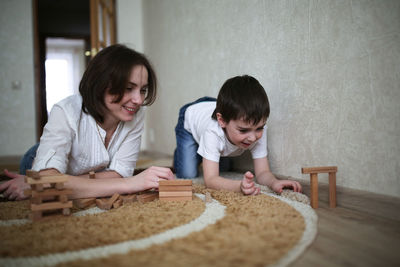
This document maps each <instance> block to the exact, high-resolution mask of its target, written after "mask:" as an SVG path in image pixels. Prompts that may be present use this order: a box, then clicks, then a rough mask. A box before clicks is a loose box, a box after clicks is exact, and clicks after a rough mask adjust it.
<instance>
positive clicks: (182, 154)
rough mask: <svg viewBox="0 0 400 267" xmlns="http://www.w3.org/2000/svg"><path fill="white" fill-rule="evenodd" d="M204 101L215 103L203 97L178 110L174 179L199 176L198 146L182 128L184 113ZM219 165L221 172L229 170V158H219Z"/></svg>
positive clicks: (211, 99)
mask: <svg viewBox="0 0 400 267" xmlns="http://www.w3.org/2000/svg"><path fill="white" fill-rule="evenodd" d="M206 101H216V99H215V98H212V97H208V96H205V97H202V98H199V99H197V100H196V101H194V102H191V103H189V104H186V105H184V106H183V107H181V109H180V110H179V117H178V123H177V125H176V127H175V135H176V149H175V152H174V169H175V172H176V177H178V178H194V177H197V176H198V175H199V171H198V167H199V164H200V162H201V160H202V157H201V156H200V155H199V154H197V149H198V148H199V144H197V142H196V140H194V138H193V136H192V134H191V133H189V132H188V131H187V130H185V128H184V123H185V111H186V109H187V108H188V107H189V106H191V105H193V104H197V103H200V102H206ZM219 163H220V170H221V171H227V170H229V168H230V159H229V158H221V159H220V162H219Z"/></svg>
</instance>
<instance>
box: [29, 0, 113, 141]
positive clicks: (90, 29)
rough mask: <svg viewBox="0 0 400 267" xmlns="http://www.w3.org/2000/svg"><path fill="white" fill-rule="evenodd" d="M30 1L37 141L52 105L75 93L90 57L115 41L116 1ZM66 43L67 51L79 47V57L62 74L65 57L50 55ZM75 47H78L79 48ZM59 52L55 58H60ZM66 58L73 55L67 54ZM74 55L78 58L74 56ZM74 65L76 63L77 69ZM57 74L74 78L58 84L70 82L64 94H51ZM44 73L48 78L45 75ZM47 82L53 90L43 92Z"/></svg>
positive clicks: (65, 64) (57, 88) (57, 89)
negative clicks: (32, 22)
mask: <svg viewBox="0 0 400 267" xmlns="http://www.w3.org/2000/svg"><path fill="white" fill-rule="evenodd" d="M32 1H33V19H34V32H35V34H34V51H35V52H34V54H35V88H36V89H35V98H36V118H37V119H36V121H37V123H36V124H37V126H36V135H37V139H38V140H39V138H40V136H41V135H42V132H43V127H44V126H45V124H46V123H47V118H48V112H49V111H50V109H51V106H52V104H54V102H57V99H59V98H60V97H62V96H66V95H68V94H70V93H71V92H74V93H77V92H78V88H79V86H78V84H79V81H80V79H81V77H82V74H83V71H84V70H85V69H86V66H87V64H88V62H89V60H90V58H91V57H93V56H94V55H95V54H96V53H97V52H98V51H100V50H101V49H102V48H104V47H107V46H109V45H112V44H115V43H116V25H115V21H116V13H115V6H116V4H115V0H57V1H54V0H32ZM81 42H83V47H84V49H82V43H81ZM77 43H79V45H77ZM67 46H70V48H69V50H71V49H72V48H71V47H74V49H72V50H79V52H76V53H79V54H80V55H79V59H76V60H75V61H74V63H70V64H73V67H72V70H71V71H70V72H71V73H70V74H68V75H67V74H65V73H63V72H68V71H67V69H68V68H69V69H71V66H69V67H68V63H66V61H65V56H64V57H63V58H62V59H61V58H58V59H56V58H55V57H53V56H55V55H54V53H53V52H54V51H55V50H58V51H60V50H61V47H64V48H63V49H64V50H65V47H67ZM76 46H79V49H78V48H77V47H76ZM51 51H53V52H51ZM48 52H49V53H48ZM73 53H75V52H73ZM60 54H61V53H59V55H58V56H57V57H60ZM47 57H49V58H47ZM70 57H74V56H72V55H70ZM75 58H78V57H77V56H75ZM47 59H48V61H47ZM46 62H47V63H46ZM62 62H64V63H62ZM67 62H68V60H67ZM70 62H71V61H70ZM75 62H77V63H75ZM78 62H79V63H78ZM63 64H64V65H63ZM76 64H78V65H79V69H78V70H77V69H76V68H78V67H76V66H77V65H76ZM46 65H47V66H46ZM54 65H56V66H58V67H57V68H58V69H53V67H52V66H54ZM63 68H64V69H63ZM61 74H64V76H63V77H64V78H65V77H67V76H69V77H73V79H74V80H70V78H65V79H67V80H66V81H64V82H63V84H62V86H64V85H65V84H67V83H68V84H72V87H73V88H72V89H71V88H70V89H66V91H67V92H68V93H65V92H63V93H58V92H57V93H54V92H55V91H54V90H56V91H59V87H60V86H57V87H56V86H55V85H52V81H53V80H54V79H55V78H51V77H56V76H57V75H61ZM48 75H50V76H51V77H47V76H48ZM54 75H55V76H54ZM64 83H65V84H64ZM58 84H60V82H59V83H58ZM47 85H48V86H50V87H53V88H56V89H54V90H51V89H50V90H49V91H47V90H46V87H47ZM55 95H57V96H55ZM47 102H49V103H47ZM50 102H51V103H50Z"/></svg>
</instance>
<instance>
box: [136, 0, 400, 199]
mask: <svg viewBox="0 0 400 267" xmlns="http://www.w3.org/2000/svg"><path fill="white" fill-rule="evenodd" d="M143 9H144V14H143V20H144V40H145V41H144V51H145V53H146V54H147V55H148V56H149V57H150V58H151V60H152V61H153V63H154V65H155V67H156V71H157V74H158V77H159V81H160V90H159V95H158V96H159V97H158V100H157V102H156V103H155V104H154V106H152V107H151V108H150V109H149V112H148V116H147V119H148V127H149V129H152V130H153V131H154V133H155V138H154V140H153V142H150V141H152V140H147V141H148V142H150V143H148V146H149V149H151V150H156V151H161V152H167V153H170V154H172V153H173V150H174V147H175V135H174V127H175V124H176V120H177V114H178V109H179V107H180V106H181V105H182V104H184V103H187V102H189V101H191V100H193V99H196V98H198V97H201V96H204V95H211V96H216V95H217V92H218V90H219V88H220V86H221V85H222V83H223V82H224V81H225V80H226V79H227V78H229V77H232V76H235V75H239V74H250V75H253V76H255V77H256V78H257V79H258V80H259V81H260V82H261V84H263V86H264V88H265V90H266V92H267V94H268V96H269V98H270V102H271V116H270V118H269V120H268V125H269V132H268V138H269V159H270V162H271V168H272V170H273V171H274V172H275V173H278V174H282V175H290V176H293V177H297V178H303V179H308V177H307V176H305V175H303V176H302V175H301V173H300V169H301V167H302V166H319V165H337V166H338V168H339V173H338V177H337V183H338V185H341V186H345V187H350V188H355V189H361V190H367V191H371V192H377V193H383V194H387V195H393V196H400V193H399V191H400V163H399V162H400V141H399V140H400V139H399V137H400V104H399V103H400V36H399V34H400V1H397V0H392V1H390V0H385V1H381V0H370V1H363V0H354V1H350V0H341V1H337V0H332V1H314V0H292V1H281V0H276V1H253V0H250V1H244V0H219V1H214V0H203V1H187V0H168V1H163V0H146V1H144V2H143ZM246 164H248V163H246ZM248 165H249V166H248V167H249V168H251V164H248ZM321 180H322V181H325V182H326V181H327V179H326V178H325V177H324V176H323V175H321Z"/></svg>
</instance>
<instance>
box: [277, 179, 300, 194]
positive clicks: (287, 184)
mask: <svg viewBox="0 0 400 267" xmlns="http://www.w3.org/2000/svg"><path fill="white" fill-rule="evenodd" d="M271 188H272V190H274V192H276V193H279V194H280V193H282V191H283V189H284V188H291V189H293V191H294V192H301V185H300V183H299V182H296V181H291V180H275V181H274V182H273V184H272V186H271Z"/></svg>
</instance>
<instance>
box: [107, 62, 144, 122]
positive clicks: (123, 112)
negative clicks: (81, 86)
mask: <svg viewBox="0 0 400 267" xmlns="http://www.w3.org/2000/svg"><path fill="white" fill-rule="evenodd" d="M147 87H148V73H147V69H146V67H145V66H143V65H138V66H134V67H133V68H132V71H131V74H130V77H129V80H128V84H127V85H126V90H125V93H124V96H123V97H122V99H121V101H119V102H117V103H113V101H114V99H115V97H116V96H115V95H110V94H109V93H108V90H107V92H106V94H105V96H104V103H105V105H106V107H107V109H108V112H107V113H106V115H105V120H104V122H105V123H107V121H108V122H116V123H118V122H119V121H131V120H133V118H134V116H135V113H136V112H137V111H138V110H139V109H140V107H141V105H142V104H143V101H144V99H145V97H146V93H147Z"/></svg>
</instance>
